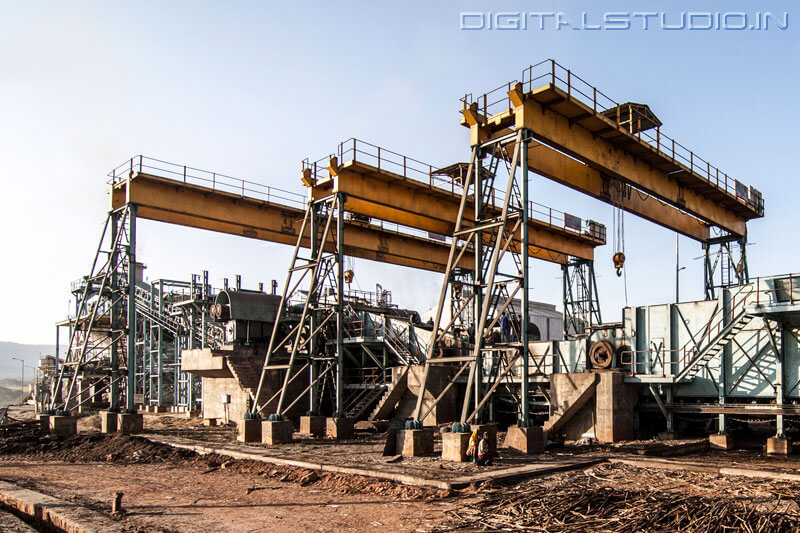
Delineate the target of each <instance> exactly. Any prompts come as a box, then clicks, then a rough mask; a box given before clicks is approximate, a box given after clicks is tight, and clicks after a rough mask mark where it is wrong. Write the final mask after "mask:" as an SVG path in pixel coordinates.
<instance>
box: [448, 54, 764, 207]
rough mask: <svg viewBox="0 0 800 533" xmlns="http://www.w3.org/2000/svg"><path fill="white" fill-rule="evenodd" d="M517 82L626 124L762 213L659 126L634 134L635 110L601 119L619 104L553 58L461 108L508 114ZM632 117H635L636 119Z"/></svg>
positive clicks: (467, 98) (739, 187) (758, 200)
mask: <svg viewBox="0 0 800 533" xmlns="http://www.w3.org/2000/svg"><path fill="white" fill-rule="evenodd" d="M517 83H521V84H522V87H523V91H524V92H526V93H529V92H532V91H534V90H535V89H537V88H539V87H544V86H547V85H548V84H549V85H551V86H553V87H557V88H560V89H562V90H565V91H566V92H567V97H568V98H570V99H574V100H576V101H579V102H582V103H584V104H585V105H586V106H587V107H591V109H592V111H593V113H594V114H595V116H598V115H599V116H601V117H603V118H605V119H607V120H609V122H611V123H612V124H614V125H615V126H616V128H617V129H618V130H620V131H625V124H629V127H628V131H627V132H626V133H629V134H630V135H631V136H633V137H636V138H637V139H638V140H639V141H640V142H642V143H643V144H645V145H647V146H649V147H650V148H651V149H653V150H654V151H655V152H656V153H658V154H661V155H664V156H665V157H668V158H671V159H672V161H673V162H674V163H676V164H679V165H680V166H683V167H684V168H685V169H686V170H688V171H689V172H690V173H691V174H693V175H695V176H696V177H698V178H700V179H704V180H705V181H707V182H708V183H709V184H710V185H713V186H714V187H715V188H717V189H719V190H721V191H723V192H724V193H726V194H727V195H729V196H731V197H732V198H735V199H737V200H738V201H740V202H742V203H745V204H747V205H749V206H750V207H751V208H753V209H754V210H755V211H756V212H757V213H759V214H760V215H763V214H764V199H763V197H762V196H761V195H760V194H759V195H753V196H752V197H751V193H750V188H748V187H747V186H745V185H744V184H742V183H741V182H739V181H737V180H736V179H734V178H731V177H730V176H729V175H728V174H727V173H725V172H722V171H721V170H720V169H719V168H718V167H716V166H714V165H712V164H711V163H710V162H709V161H707V160H706V159H703V158H702V157H700V156H698V155H697V154H696V153H695V152H694V151H693V150H690V149H689V148H687V147H685V146H684V145H682V144H680V143H679V142H677V141H676V140H675V139H673V138H671V137H668V136H667V135H664V134H663V133H662V132H661V127H660V126H657V127H656V128H653V129H654V130H655V133H652V132H651V131H652V129H651V130H644V131H642V130H639V131H637V132H636V133H634V132H633V124H635V120H637V121H639V122H641V121H642V120H643V119H645V120H648V119H647V117H645V116H644V115H641V114H640V113H639V112H638V111H637V110H635V109H630V110H629V111H630V113H631V117H630V119H629V121H627V122H620V116H619V112H618V113H617V117H616V120H613V119H610V118H608V117H605V116H603V112H607V111H610V110H612V109H615V108H616V109H619V107H620V106H621V105H622V104H620V103H619V102H617V101H615V100H614V99H612V98H610V97H608V96H606V95H605V94H604V93H602V92H601V91H599V90H598V89H597V87H595V86H593V85H591V84H590V83H588V82H587V81H585V80H584V79H583V78H581V77H579V76H577V75H576V74H574V73H573V72H572V71H571V70H569V69H567V68H566V67H564V66H562V65H560V64H558V63H557V62H556V61H555V60H554V59H547V60H544V61H540V62H539V63H536V64H535V65H530V66H529V67H527V68H525V69H523V70H522V75H521V82H520V81H519V80H513V81H510V82H507V83H505V84H503V85H501V86H499V87H496V88H494V89H492V90H490V91H488V92H486V93H484V94H482V95H479V96H478V97H477V98H474V97H473V95H472V93H468V94H466V95H464V96H463V97H462V98H461V103H462V108H463V109H466V108H467V107H469V106H470V105H471V104H473V103H475V104H477V106H478V112H479V113H481V114H483V115H484V116H486V117H490V116H493V115H497V114H500V113H504V112H507V111H510V110H511V109H512V108H513V105H512V103H511V99H510V98H509V96H508V91H510V90H511V89H512V88H513V86H514V85H516V84H517ZM534 83H536V84H537V86H534ZM634 114H635V115H637V116H636V119H635V120H634ZM637 129H638V128H637Z"/></svg>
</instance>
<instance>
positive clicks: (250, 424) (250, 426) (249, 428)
mask: <svg viewBox="0 0 800 533" xmlns="http://www.w3.org/2000/svg"><path fill="white" fill-rule="evenodd" d="M236 427H237V429H238V430H239V434H238V435H237V436H236V440H238V441H239V442H261V419H260V418H245V419H243V420H240V421H239V422H237V424H236Z"/></svg>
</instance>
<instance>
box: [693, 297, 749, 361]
mask: <svg viewBox="0 0 800 533" xmlns="http://www.w3.org/2000/svg"><path fill="white" fill-rule="evenodd" d="M753 292H755V291H753V290H752V287H751V286H750V285H745V286H744V287H742V288H741V289H740V290H739V291H738V292H737V293H736V294H734V295H733V296H731V305H730V317H731V320H730V321H726V317H727V313H726V310H725V308H724V307H721V308H719V309H717V311H716V312H714V314H712V315H711V317H709V319H708V322H707V324H709V325H708V328H707V329H706V331H705V333H704V334H703V335H701V336H700V337H699V338H695V339H690V340H689V341H687V342H686V344H684V345H683V346H682V347H681V348H680V349H681V350H682V351H683V363H684V366H686V365H687V364H689V363H691V361H692V360H693V359H694V357H695V355H696V354H698V353H699V352H700V351H702V350H703V349H705V348H707V347H708V346H710V345H711V342H712V340H714V339H717V337H719V335H720V334H721V333H722V331H723V329H725V328H726V327H727V326H728V325H729V324H730V323H731V322H733V321H736V320H738V319H739V318H740V317H741V316H744V313H745V306H746V305H747V303H748V301H749V300H748V296H750V295H751V294H753ZM715 319H716V321H715ZM703 341H705V344H702V342H703Z"/></svg>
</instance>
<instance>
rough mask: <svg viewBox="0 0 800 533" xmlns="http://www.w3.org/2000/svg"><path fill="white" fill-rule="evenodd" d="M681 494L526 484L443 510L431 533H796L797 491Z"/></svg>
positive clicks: (799, 523) (570, 483) (588, 484)
mask: <svg viewBox="0 0 800 533" xmlns="http://www.w3.org/2000/svg"><path fill="white" fill-rule="evenodd" d="M689 492H690V491H688V490H687V491H681V490H662V489H655V488H647V487H643V488H627V487H626V488H618V487H613V486H607V485H603V484H601V483H598V482H597V481H596V480H594V479H592V478H590V477H588V476H586V477H584V476H580V477H579V476H573V477H572V478H568V479H564V480H562V482H561V483H559V484H557V485H551V486H544V485H541V484H540V485H537V484H536V482H529V483H525V484H523V485H519V486H517V487H506V488H499V489H496V488H492V489H489V490H486V491H484V492H483V493H482V497H481V498H480V500H479V501H478V502H476V503H472V504H469V505H466V506H464V507H461V508H458V509H456V510H454V511H451V518H452V521H451V522H450V526H449V527H446V528H444V529H440V530H439V531H456V530H468V531H520V530H525V531H541V532H548V533H550V532H559V533H562V532H567V533H573V532H574V533H577V532H584V531H603V532H613V533H617V532H624V533H633V532H640V531H653V532H655V531H683V532H704V533H710V532H726V533H728V532H735V531H742V532H748V533H760V532H783V531H786V532H790V531H800V513H798V511H797V509H798V507H797V504H796V501H797V500H798V499H800V492H794V493H787V491H785V490H784V491H782V492H781V493H773V494H772V495H770V497H769V498H764V499H762V500H759V499H753V498H752V497H744V496H740V497H730V496H723V495H719V496H718V497H714V495H713V494H709V495H697V494H689ZM787 500H788V501H787ZM787 504H788V505H787Z"/></svg>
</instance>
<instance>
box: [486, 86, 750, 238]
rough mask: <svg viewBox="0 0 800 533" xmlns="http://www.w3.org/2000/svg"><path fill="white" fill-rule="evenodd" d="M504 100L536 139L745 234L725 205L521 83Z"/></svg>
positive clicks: (741, 222) (739, 219)
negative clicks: (557, 109)
mask: <svg viewBox="0 0 800 533" xmlns="http://www.w3.org/2000/svg"><path fill="white" fill-rule="evenodd" d="M547 89H548V90H549V89H550V88H549V87H548V88H547ZM509 98H510V99H511V101H512V103H513V104H514V106H515V107H514V109H513V111H512V113H513V116H514V126H515V127H516V128H526V129H528V130H530V131H531V132H532V133H533V135H534V137H535V138H537V139H538V140H540V141H542V142H544V143H547V144H548V145H551V146H553V147H555V148H557V149H559V150H561V151H563V152H565V153H568V154H570V155H572V156H574V157H576V158H578V159H580V160H582V161H584V162H586V164H588V165H591V166H593V167H596V168H598V169H599V170H601V171H603V172H605V173H608V174H609V175H612V176H615V177H618V178H620V179H622V180H625V181H627V182H629V183H631V184H632V185H634V186H635V187H637V188H639V189H641V190H643V191H645V192H647V193H649V194H651V195H653V196H655V197H657V198H660V199H661V200H663V201H664V202H667V203H668V204H670V205H673V206H676V207H680V208H681V209H682V210H684V211H686V212H688V213H691V214H692V215H694V216H696V217H698V218H700V219H702V220H704V221H705V222H708V223H709V224H714V225H716V226H719V227H721V228H723V229H725V230H727V231H730V232H731V233H734V234H736V235H745V234H746V232H747V229H746V220H745V219H744V218H743V217H741V216H739V215H737V214H735V213H734V212H733V211H731V210H729V209H726V208H725V207H724V206H723V205H721V204H720V203H719V202H717V201H715V200H714V199H712V198H710V197H708V196H705V195H703V194H701V193H699V192H698V191H695V190H693V189H691V188H688V187H685V186H682V185H681V184H680V183H679V182H678V181H677V180H675V179H673V178H672V177H670V176H668V175H667V174H665V173H663V172H661V171H659V170H657V169H656V168H654V167H652V166H650V165H649V164H648V163H646V162H645V161H643V160H642V159H641V158H636V157H634V155H633V154H631V153H630V152H627V151H625V150H623V149H621V148H619V147H618V146H616V145H614V144H613V143H611V142H609V141H607V140H606V139H604V138H602V137H600V136H598V135H593V134H592V132H590V131H589V130H588V129H586V128H584V127H582V126H581V125H580V124H571V123H570V120H569V119H568V118H567V117H566V116H564V115H561V114H559V113H557V112H555V111H554V110H553V109H551V108H550V107H549V106H547V105H544V104H541V103H539V102H537V101H536V100H535V99H534V98H531V97H529V95H524V94H522V89H521V88H520V87H516V88H515V89H512V90H511V91H509ZM473 127H475V128H479V127H480V126H479V125H476V126H473ZM476 137H478V136H477V135H476Z"/></svg>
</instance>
